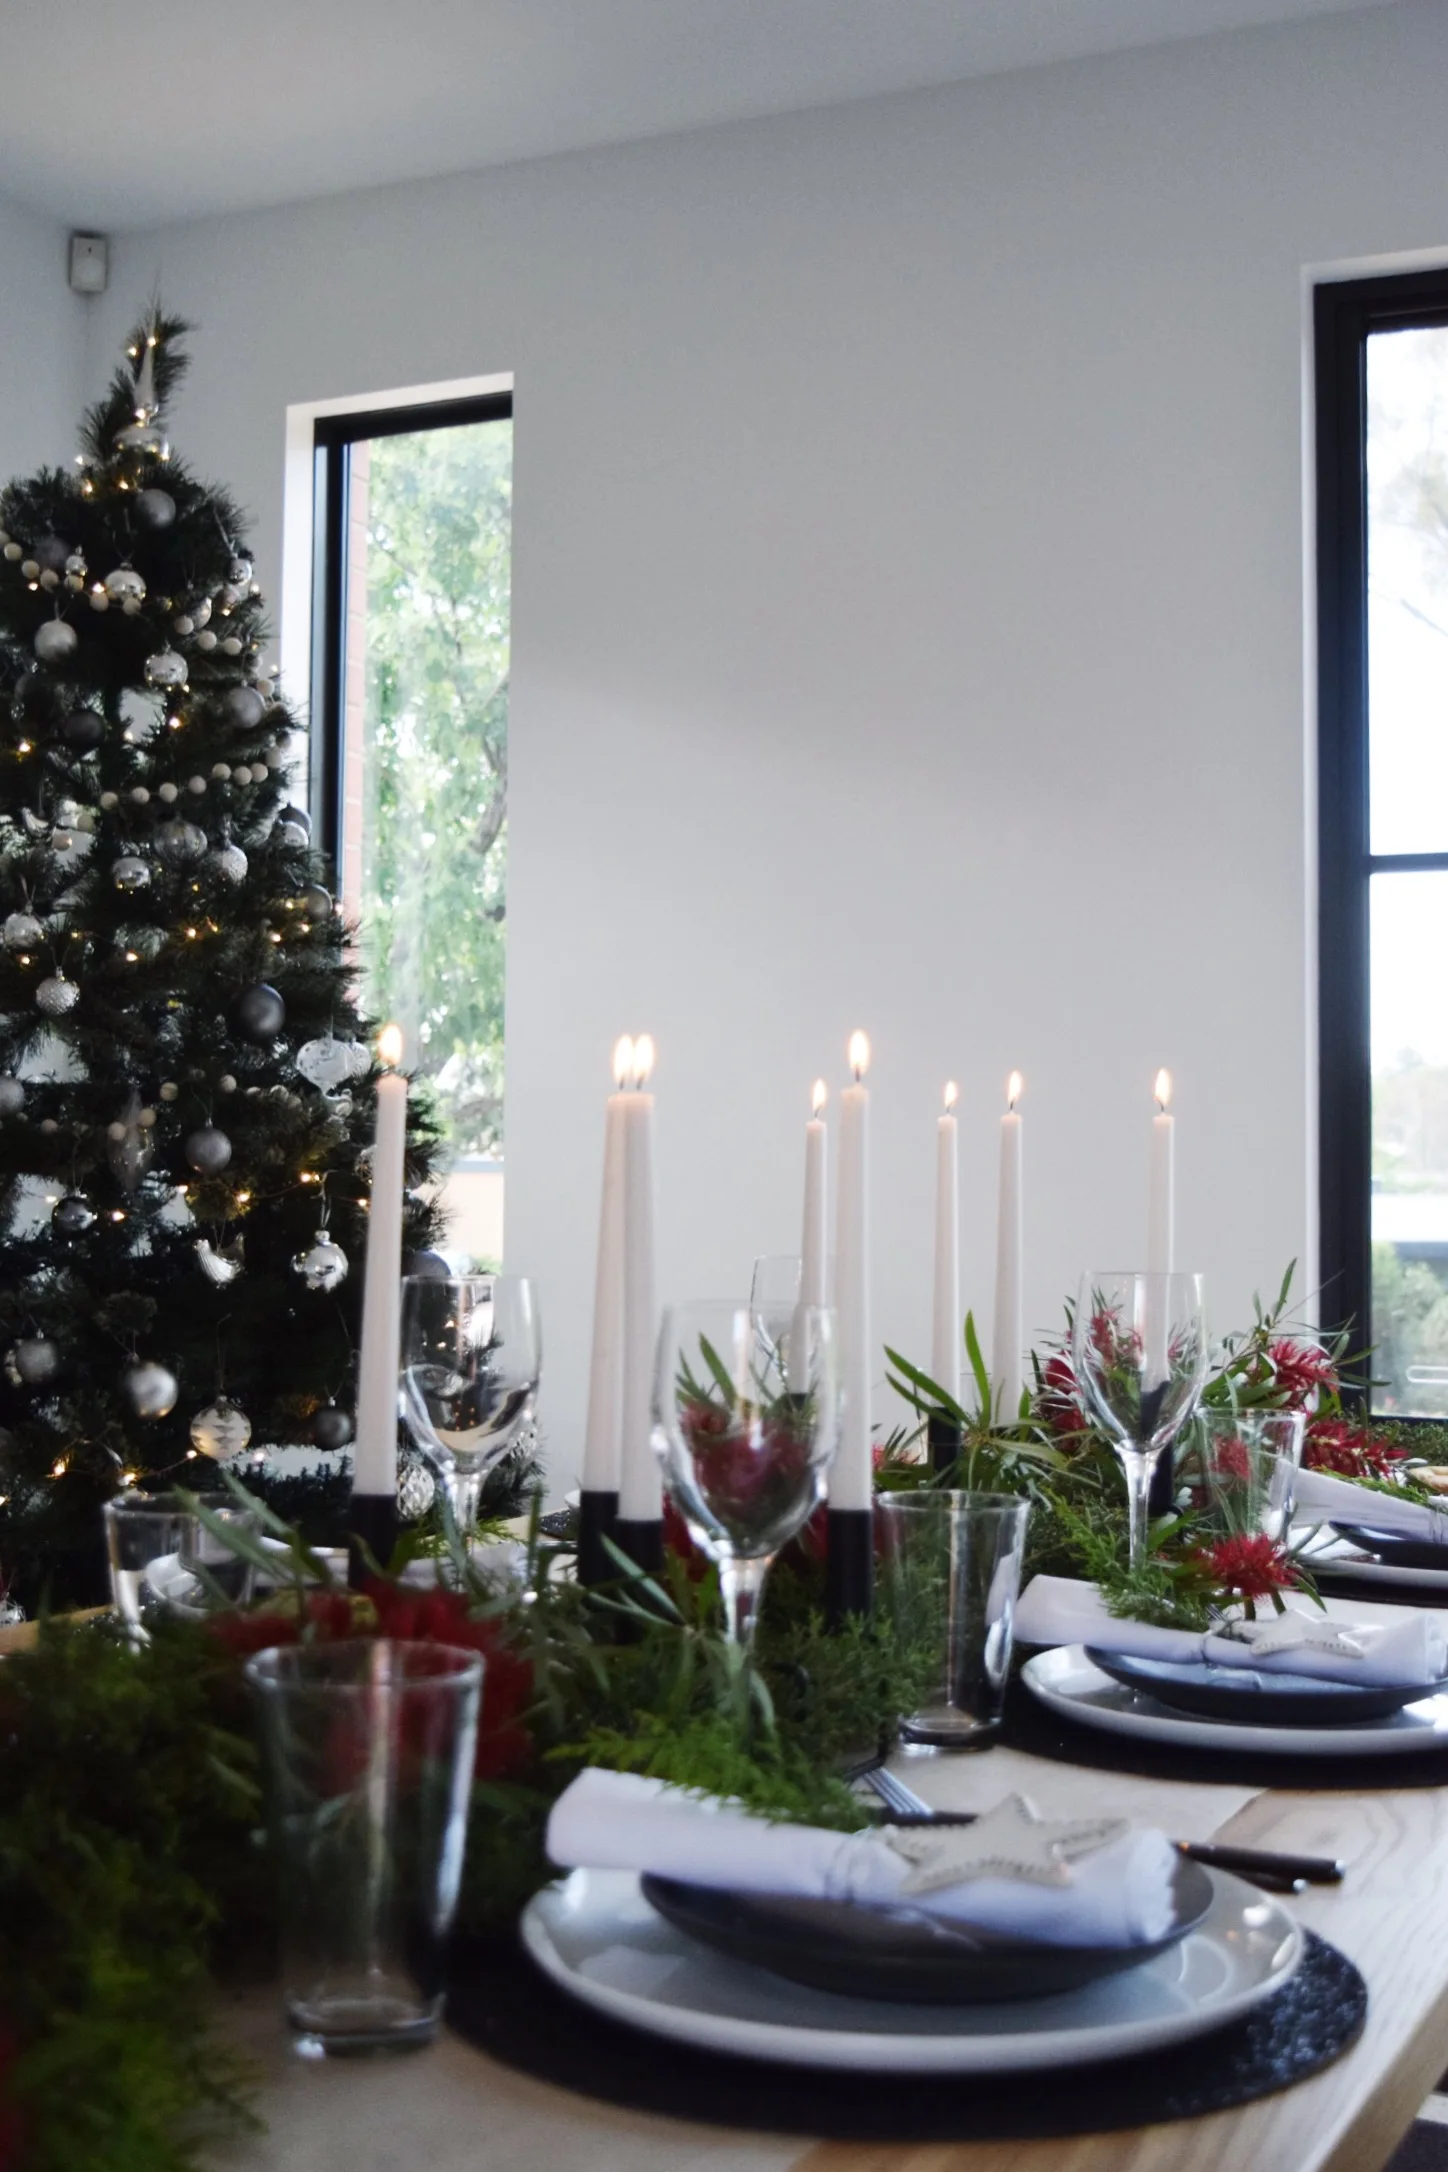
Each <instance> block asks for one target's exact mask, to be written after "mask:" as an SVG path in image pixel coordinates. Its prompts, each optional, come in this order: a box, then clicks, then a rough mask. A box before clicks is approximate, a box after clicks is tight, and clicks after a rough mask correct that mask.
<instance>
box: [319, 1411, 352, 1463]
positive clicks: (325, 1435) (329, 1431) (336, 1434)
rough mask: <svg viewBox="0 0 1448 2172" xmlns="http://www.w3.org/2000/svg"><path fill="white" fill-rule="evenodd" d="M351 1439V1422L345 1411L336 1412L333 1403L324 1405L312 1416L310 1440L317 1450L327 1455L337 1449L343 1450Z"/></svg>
mask: <svg viewBox="0 0 1448 2172" xmlns="http://www.w3.org/2000/svg"><path fill="white" fill-rule="evenodd" d="M351 1438H352V1420H351V1419H350V1418H349V1417H348V1415H347V1413H346V1411H345V1410H338V1408H337V1406H336V1404H335V1403H324V1404H323V1405H322V1408H321V1409H320V1410H318V1411H316V1412H314V1413H313V1416H312V1439H313V1441H314V1442H315V1444H316V1445H317V1447H318V1448H323V1449H325V1450H326V1451H327V1453H328V1454H329V1455H331V1454H333V1453H334V1452H335V1451H336V1450H337V1449H338V1448H345V1447H346V1445H347V1443H348V1441H349V1440H350V1439H351Z"/></svg>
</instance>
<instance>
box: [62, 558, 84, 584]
mask: <svg viewBox="0 0 1448 2172" xmlns="http://www.w3.org/2000/svg"><path fill="white" fill-rule="evenodd" d="M65 570H66V572H67V573H68V574H69V576H70V578H71V579H72V580H73V581H83V580H84V579H85V576H86V562H85V553H84V551H72V552H71V554H70V556H69V557H68V558H67V559H66V561H65Z"/></svg>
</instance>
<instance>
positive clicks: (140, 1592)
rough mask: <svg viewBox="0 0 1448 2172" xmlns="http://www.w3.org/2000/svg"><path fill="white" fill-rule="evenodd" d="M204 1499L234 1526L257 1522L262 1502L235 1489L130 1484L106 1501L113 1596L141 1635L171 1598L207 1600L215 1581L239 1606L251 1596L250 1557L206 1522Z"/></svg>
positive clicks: (135, 1635)
mask: <svg viewBox="0 0 1448 2172" xmlns="http://www.w3.org/2000/svg"><path fill="white" fill-rule="evenodd" d="M198 1505H199V1506H200V1507H202V1508H204V1509H205V1510H206V1511H207V1513H208V1514H209V1515H210V1516H211V1517H212V1518H213V1519H214V1520H215V1522H216V1523H218V1524H221V1525H225V1526H228V1527H229V1528H231V1529H232V1530H236V1531H254V1530H255V1529H256V1526H257V1517H256V1512H255V1510H254V1509H248V1508H243V1507H242V1506H241V1505H240V1503H239V1502H238V1501H237V1500H236V1499H235V1497H234V1495H232V1494H230V1493H201V1494H194V1495H193V1494H181V1493H171V1492H167V1493H139V1492H135V1491H128V1492H125V1493H118V1494H116V1495H115V1496H114V1498H113V1499H112V1500H109V1501H107V1502H106V1504H105V1511H104V1513H105V1526H106V1553H107V1556H108V1558H109V1561H110V1569H111V1597H112V1599H113V1601H114V1603H115V1608H116V1612H117V1613H118V1614H119V1615H120V1617H121V1619H122V1621H123V1622H124V1623H125V1625H126V1629H127V1632H128V1634H129V1635H130V1637H131V1639H132V1641H133V1642H134V1643H138V1644H144V1643H145V1642H146V1641H147V1639H148V1632H147V1629H146V1621H147V1620H148V1619H151V1618H154V1616H155V1615H156V1614H157V1613H159V1612H162V1611H164V1609H165V1607H166V1606H168V1605H177V1604H179V1605H183V1606H203V1605H204V1604H205V1603H206V1600H207V1598H208V1597H209V1596H210V1595H211V1592H212V1590H213V1589H214V1588H216V1587H219V1589H220V1592H221V1594H222V1595H223V1596H224V1597H226V1598H228V1599H230V1600H231V1601H232V1603H233V1604H234V1605H237V1606H243V1605H245V1603H246V1601H247V1600H248V1599H249V1598H250V1597H251V1588H252V1576H253V1570H252V1566H251V1563H250V1562H249V1561H244V1560H242V1558H241V1556H240V1555H239V1554H236V1553H233V1552H232V1550H231V1549H230V1548H229V1547H228V1546H227V1544H226V1541H225V1539H224V1538H221V1537H218V1536H217V1535H216V1534H215V1533H214V1532H212V1531H208V1530H207V1528H206V1526H205V1525H204V1524H203V1523H202V1521H201V1518H200V1517H199V1516H198V1515H197V1513H196V1509H197V1507H198ZM152 1571H154V1572H155V1575H154V1577H153V1576H152V1574H151V1573H150V1572H152Z"/></svg>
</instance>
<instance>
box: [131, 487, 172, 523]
mask: <svg viewBox="0 0 1448 2172" xmlns="http://www.w3.org/2000/svg"><path fill="white" fill-rule="evenodd" d="M135 512H136V518H137V520H138V521H139V522H140V523H141V526H142V527H143V528H169V527H170V525H171V523H172V521H173V520H174V519H175V518H176V500H175V499H174V498H173V497H172V495H171V493H170V491H169V490H156V489H154V488H153V489H151V490H142V491H139V492H138V493H137V496H136V506H135Z"/></svg>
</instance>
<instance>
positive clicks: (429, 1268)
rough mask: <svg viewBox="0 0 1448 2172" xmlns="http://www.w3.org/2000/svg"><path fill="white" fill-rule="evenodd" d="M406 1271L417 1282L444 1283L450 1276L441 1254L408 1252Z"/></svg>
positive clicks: (450, 1271) (449, 1270)
mask: <svg viewBox="0 0 1448 2172" xmlns="http://www.w3.org/2000/svg"><path fill="white" fill-rule="evenodd" d="M406 1271H407V1273H408V1274H410V1275H411V1276H412V1277H413V1278H414V1279H415V1280H416V1281H419V1282H446V1281H448V1280H449V1279H450V1278H451V1275H452V1269H451V1267H449V1265H448V1263H447V1261H446V1260H445V1259H444V1258H443V1256H442V1254H441V1252H410V1253H409V1254H408V1256H407V1270H406Z"/></svg>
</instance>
